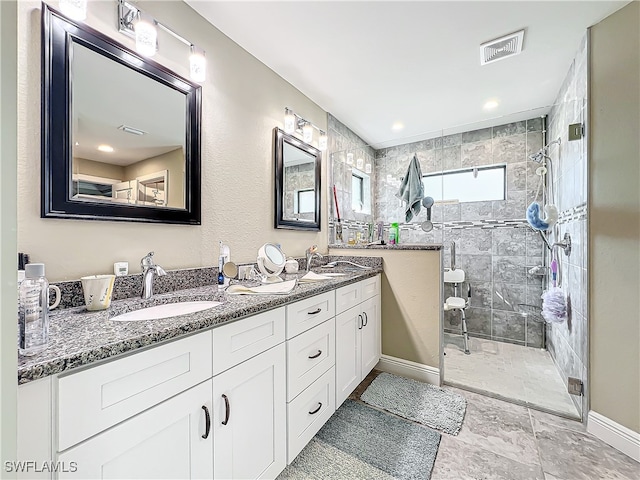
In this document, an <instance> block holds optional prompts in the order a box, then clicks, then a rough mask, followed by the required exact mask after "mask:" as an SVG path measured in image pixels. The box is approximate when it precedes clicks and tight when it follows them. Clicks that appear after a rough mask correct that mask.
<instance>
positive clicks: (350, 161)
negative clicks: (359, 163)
mask: <svg viewBox="0 0 640 480" xmlns="http://www.w3.org/2000/svg"><path fill="white" fill-rule="evenodd" d="M347 165H353V153H351V152H349V153H347Z"/></svg>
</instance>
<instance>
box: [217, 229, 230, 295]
mask: <svg viewBox="0 0 640 480" xmlns="http://www.w3.org/2000/svg"><path fill="white" fill-rule="evenodd" d="M230 260H231V251H230V250H229V246H228V245H225V244H224V243H222V241H220V255H219V256H218V289H219V290H222V289H225V288H226V287H228V286H229V283H230V280H229V279H228V278H227V277H225V276H224V274H223V273H222V268H223V267H224V264H225V263H227V262H228V261H230Z"/></svg>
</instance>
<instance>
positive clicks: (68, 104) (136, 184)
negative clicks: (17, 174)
mask: <svg viewBox="0 0 640 480" xmlns="http://www.w3.org/2000/svg"><path fill="white" fill-rule="evenodd" d="M201 101H202V100H201V87H200V85H198V84H195V83H192V82H191V81H189V80H186V79H184V78H182V77H180V76H179V75H177V74H176V73H174V72H172V71H170V70H168V69H167V68H165V67H163V66H162V65H160V64H158V63H156V62H154V61H151V60H149V59H147V58H144V57H141V56H140V55H138V54H137V53H135V52H133V51H132V50H129V49H127V48H126V47H124V46H123V45H120V44H119V43H117V42H116V41H114V40H113V39H111V38H109V37H108V36H106V35H104V34H102V33H100V32H98V31H97V30H94V29H92V28H90V27H88V26H86V25H84V24H82V23H80V22H75V21H73V20H70V19H68V18H66V17H64V16H63V15H62V14H60V13H58V12H57V11H56V10H54V9H52V8H51V7H49V6H48V5H46V4H43V6H42V192H41V195H42V197H41V205H42V210H41V216H42V217H55V218H75V219H91V220H119V221H133V222H156V223H177V224H190V225H199V224H200V222H201V205H200V190H201V179H200V172H201V170H200V122H201Z"/></svg>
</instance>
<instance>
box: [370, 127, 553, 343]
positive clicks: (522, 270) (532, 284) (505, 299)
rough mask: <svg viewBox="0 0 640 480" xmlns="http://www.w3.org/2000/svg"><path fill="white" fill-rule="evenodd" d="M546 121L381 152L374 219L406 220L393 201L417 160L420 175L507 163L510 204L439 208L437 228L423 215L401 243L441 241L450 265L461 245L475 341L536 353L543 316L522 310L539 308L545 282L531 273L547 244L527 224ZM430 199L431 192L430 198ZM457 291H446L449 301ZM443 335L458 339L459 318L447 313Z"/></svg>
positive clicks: (434, 218) (470, 326)
mask: <svg viewBox="0 0 640 480" xmlns="http://www.w3.org/2000/svg"><path fill="white" fill-rule="evenodd" d="M542 125H543V122H542V119H541V118H533V119H530V120H528V121H521V122H516V123H509V124H506V125H500V126H496V127H490V128H483V129H480V130H473V131H469V132H464V133H458V134H455V135H444V136H441V137H437V138H434V139H430V140H424V141H421V142H416V143H411V144H404V145H398V146H395V147H390V148H385V149H381V150H378V151H376V164H375V168H376V174H377V176H378V177H377V178H378V182H377V183H376V192H375V198H376V212H375V216H376V220H382V221H384V222H385V223H388V222H394V221H402V220H403V219H404V212H403V207H402V204H401V203H400V201H399V200H398V199H397V198H396V197H395V193H396V192H397V190H398V186H399V184H400V178H401V177H402V176H404V175H405V172H406V169H407V167H408V165H409V161H410V160H411V158H412V157H413V155H414V154H416V155H417V156H418V159H419V160H420V166H421V169H422V173H423V174H426V173H433V172H440V171H443V170H454V169H460V168H470V167H476V166H482V165H490V164H506V166H507V178H506V200H502V201H487V202H469V203H459V204H452V205H436V206H435V207H434V208H433V211H432V221H433V222H434V225H435V228H434V229H433V230H432V231H431V232H429V233H425V232H423V231H422V230H421V229H420V224H421V223H422V222H423V221H425V220H426V213H425V211H424V209H423V211H422V212H421V213H420V214H419V215H418V216H417V217H416V218H414V219H413V220H412V222H411V223H410V224H407V225H403V226H402V228H401V235H400V238H401V242H405V243H431V242H435V243H444V245H445V253H444V263H445V267H446V266H449V265H450V252H449V245H450V244H451V242H452V241H455V243H456V265H457V267H459V268H462V269H463V270H465V272H466V273H467V280H468V282H466V283H465V285H463V287H462V292H463V295H465V296H466V291H467V283H469V284H471V288H472V297H471V307H470V308H469V309H468V310H467V326H468V330H469V333H470V334H471V335H474V336H478V337H483V338H489V339H492V340H497V341H503V342H509V343H516V344H520V345H527V346H533V347H543V346H544V338H543V336H544V324H543V323H542V322H541V321H540V317H537V316H535V315H528V316H527V315H524V314H523V313H522V312H523V311H527V310H529V307H528V306H529V305H530V306H532V308H533V309H536V308H539V307H540V304H541V303H540V295H541V294H542V280H543V277H541V276H535V275H530V274H528V273H527V272H528V270H529V269H530V268H531V267H533V266H536V265H542V263H543V243H542V240H541V239H540V238H539V237H538V236H537V234H535V233H534V232H532V231H531V230H530V229H529V228H528V227H527V225H526V221H525V220H524V219H525V211H526V208H527V205H528V204H529V203H530V202H531V201H533V200H534V198H535V196H536V191H537V188H538V183H539V179H540V177H538V176H537V175H536V174H535V170H536V167H538V166H539V165H537V164H535V163H533V162H530V161H527V159H528V155H529V154H531V153H534V152H536V151H538V150H539V149H540V148H541V147H542V145H543V144H542V142H543V134H542ZM425 195H429V192H425ZM451 294H452V288H451V287H450V286H447V287H446V288H445V297H446V296H449V295H451ZM445 331H448V332H451V333H461V321H460V315H459V313H456V312H445Z"/></svg>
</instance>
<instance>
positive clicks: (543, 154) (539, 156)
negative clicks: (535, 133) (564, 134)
mask: <svg viewBox="0 0 640 480" xmlns="http://www.w3.org/2000/svg"><path fill="white" fill-rule="evenodd" d="M560 142H561V139H560V138H558V139H556V140H554V141H553V142H550V143H548V144H547V145H545V146H544V147H542V148H541V149H540V150H538V151H537V152H536V153H533V154H531V155H529V160H531V161H532V162H536V163H545V161H546V160H551V157H550V156H549V155H548V153H549V147H551V145H560Z"/></svg>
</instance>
